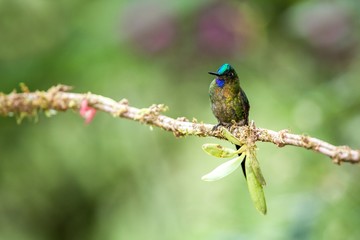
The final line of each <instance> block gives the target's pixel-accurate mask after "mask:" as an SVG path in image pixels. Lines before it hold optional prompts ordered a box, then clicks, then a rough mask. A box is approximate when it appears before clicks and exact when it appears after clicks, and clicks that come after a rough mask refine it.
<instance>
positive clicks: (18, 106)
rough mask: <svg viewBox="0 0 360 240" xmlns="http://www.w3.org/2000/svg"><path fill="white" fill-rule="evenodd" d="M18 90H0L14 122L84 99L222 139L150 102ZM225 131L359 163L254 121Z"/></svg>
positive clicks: (348, 154)
mask: <svg viewBox="0 0 360 240" xmlns="http://www.w3.org/2000/svg"><path fill="white" fill-rule="evenodd" d="M21 90H22V91H23V92H21V93H17V92H15V91H13V92H11V93H9V94H4V93H0V115H1V116H5V117H12V116H15V117H16V118H17V120H18V122H21V120H22V119H23V118H25V117H35V118H36V117H37V115H38V113H39V112H45V114H46V115H53V113H54V112H55V111H67V110H75V111H79V110H80V109H81V104H82V102H83V100H87V104H88V106H89V107H92V108H94V109H96V110H98V111H102V112H106V113H109V114H110V115H112V116H113V117H118V118H126V119H129V120H133V121H137V122H140V123H142V124H146V125H151V126H154V127H159V128H161V129H164V130H166V131H169V132H172V133H173V134H174V135H175V136H176V137H181V136H198V137H215V138H219V139H226V138H225V136H224V135H223V133H222V132H221V131H220V130H218V129H214V125H213V124H207V123H199V122H197V121H196V120H195V119H194V120H193V121H189V120H187V119H186V118H184V117H180V118H177V119H174V118H170V117H167V116H165V115H163V112H165V111H166V110H167V107H166V106H165V105H163V104H153V105H151V106H150V107H148V108H142V109H139V108H135V107H132V106H130V105H129V103H128V100H126V99H122V100H120V101H115V100H113V99H111V98H107V97H104V96H101V95H96V94H92V93H90V92H89V93H72V92H70V91H71V90H72V88H71V87H69V86H65V85H58V86H54V87H51V88H50V89H49V90H47V91H34V92H30V91H29V89H28V88H27V87H26V86H25V85H21ZM229 130H230V132H231V134H233V135H234V136H236V137H237V138H238V139H240V140H241V141H243V142H248V141H253V142H256V141H261V142H270V143H273V144H275V145H277V146H278V147H283V146H286V145H292V146H297V147H301V148H305V149H310V150H312V151H315V152H318V153H321V154H324V155H326V156H328V157H330V158H331V159H332V160H333V162H334V163H337V164H340V163H342V162H348V163H359V162H360V150H354V149H351V148H350V147H348V146H334V145H332V144H330V143H327V142H325V141H322V140H320V139H317V138H313V137H310V136H305V135H298V134H291V133H289V131H288V130H281V131H273V130H269V129H264V128H258V127H256V126H255V124H254V123H252V124H250V126H236V125H233V126H232V127H231V128H230V129H229Z"/></svg>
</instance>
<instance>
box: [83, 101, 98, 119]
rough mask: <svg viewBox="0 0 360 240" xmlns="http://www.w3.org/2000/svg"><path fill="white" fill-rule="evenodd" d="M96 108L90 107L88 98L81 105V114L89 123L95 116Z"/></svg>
mask: <svg viewBox="0 0 360 240" xmlns="http://www.w3.org/2000/svg"><path fill="white" fill-rule="evenodd" d="M95 114H96V109H95V108H93V107H89V105H88V100H87V99H84V100H83V101H82V102H81V105H80V115H81V116H82V117H83V118H84V119H85V123H86V124H89V123H90V122H91V121H92V120H93V118H94V117H95Z"/></svg>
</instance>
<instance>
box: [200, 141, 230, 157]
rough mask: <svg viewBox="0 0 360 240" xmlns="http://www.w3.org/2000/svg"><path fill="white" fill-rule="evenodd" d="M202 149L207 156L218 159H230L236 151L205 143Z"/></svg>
mask: <svg viewBox="0 0 360 240" xmlns="http://www.w3.org/2000/svg"><path fill="white" fill-rule="evenodd" d="M202 149H203V150H204V151H205V152H206V153H207V154H209V155H211V156H214V157H218V158H230V157H234V156H235V155H236V154H237V151H235V150H233V149H231V148H227V147H223V146H221V145H220V144H215V143H205V144H203V145H202Z"/></svg>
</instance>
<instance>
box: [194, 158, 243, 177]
mask: <svg viewBox="0 0 360 240" xmlns="http://www.w3.org/2000/svg"><path fill="white" fill-rule="evenodd" d="M244 157H245V154H242V155H241V156H239V157H237V158H234V159H231V160H229V161H227V162H225V163H223V164H221V165H220V166H218V167H217V168H215V169H214V170H212V171H211V172H210V173H208V174H206V175H204V176H203V177H202V178H201V179H202V180H204V181H217V180H219V179H221V178H223V177H226V176H227V175H229V174H230V173H232V172H233V171H235V170H236V169H237V168H238V167H239V166H240V164H241V162H242V160H243V159H244Z"/></svg>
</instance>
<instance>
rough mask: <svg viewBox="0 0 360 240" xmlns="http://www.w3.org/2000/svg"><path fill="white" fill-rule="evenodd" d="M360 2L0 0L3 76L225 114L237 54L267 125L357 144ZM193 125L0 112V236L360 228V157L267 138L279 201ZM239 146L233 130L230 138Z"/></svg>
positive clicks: (255, 235) (175, 112) (346, 232)
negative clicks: (212, 94) (208, 147)
mask: <svg viewBox="0 0 360 240" xmlns="http://www.w3.org/2000/svg"><path fill="white" fill-rule="evenodd" d="M359 26H360V2H359V1H358V0H344V1H340V0H339V1H336V0H333V1H296V0H274V1H259V0H255V1H205V0H202V1H192V0H183V1H172V2H170V1H160V0H158V1H121V0H117V1H115V0H102V1H100V0H92V1H85V0H76V1H75V0H71V1H70V0H58V1H49V0H28V1H21V0H5V1H4V0H3V1H0V91H2V92H6V93H8V92H10V91H12V90H13V89H14V88H18V86H19V83H20V82H24V83H26V85H28V86H29V88H30V89H31V90H36V89H41V90H46V89H48V88H49V87H51V86H53V85H55V84H58V83H63V84H67V85H71V86H74V91H75V92H88V91H90V92H93V93H97V94H102V95H104V96H108V97H111V98H114V99H116V100H120V99H122V98H127V99H128V100H129V102H130V104H131V105H132V106H135V107H139V108H142V107H147V106H150V105H151V104H153V103H164V104H166V105H168V106H169V108H170V110H169V111H168V112H167V113H166V114H167V115H169V116H171V117H175V118H176V117H180V116H185V117H187V118H189V119H192V118H193V117H195V118H197V119H198V120H199V121H204V122H207V123H216V120H215V118H214V117H213V116H212V114H211V110H210V107H209V99H208V86H209V84H210V81H211V80H212V77H211V76H210V75H208V74H207V71H214V70H216V69H217V68H218V67H219V66H220V65H221V64H222V63H224V62H229V63H230V64H232V65H233V66H234V67H235V69H236V70H237V72H238V74H239V76H240V78H241V84H242V86H243V88H244V89H245V91H246V93H247V96H248V98H249V100H250V104H251V113H250V119H253V120H254V121H255V122H256V124H257V126H259V127H264V128H269V129H273V130H280V129H284V128H288V129H290V130H291V132H294V133H304V134H309V135H311V136H316V137H318V138H321V139H324V140H327V141H329V142H331V143H333V144H336V145H345V144H346V145H349V146H351V147H353V148H360V127H359V126H360V111H359V109H360V94H359V89H360V67H359V66H360V65H359V64H360V54H359V50H358V46H359V34H360V31H359V29H360V28H359ZM208 142H219V143H222V144H225V145H228V144H227V143H225V142H221V141H217V140H216V139H210V138H207V139H203V138H196V137H186V138H181V139H177V138H175V137H174V136H173V135H172V134H171V133H168V132H165V131H162V130H159V129H154V130H153V131H151V130H150V129H149V127H148V126H144V125H140V124H139V123H136V122H132V121H128V120H121V119H115V118H113V117H111V116H109V115H107V114H104V113H98V114H97V116H96V117H95V119H94V120H93V122H92V123H91V124H90V125H87V126H86V125H84V121H83V119H82V118H80V116H79V114H78V113H74V112H71V111H69V112H67V113H61V114H58V115H57V116H55V117H53V118H51V119H49V118H46V117H44V116H41V117H40V120H39V122H38V123H33V122H32V121H24V122H23V123H22V124H21V125H17V124H16V121H15V120H14V119H13V118H0V239H11V240H12V239H16V240H17V239H19V240H22V239H24V240H25V239H26V240H28V239H37V240H38V239H211V240H213V239H226V240H233V239H359V238H360V228H359V225H360V185H359V184H358V183H359V181H360V174H359V169H358V168H359V166H357V165H350V164H343V165H342V166H340V167H339V166H336V165H334V164H332V163H331V161H330V159H328V158H327V157H325V156H322V155H320V154H316V153H312V152H310V151H307V150H304V149H299V148H294V147H285V148H281V149H280V148H277V147H276V146H275V145H272V144H268V143H267V144H266V143H258V147H259V151H258V159H259V161H260V163H261V166H262V169H263V173H264V176H265V178H266V180H267V186H266V188H265V193H266V197H267V203H268V215H267V216H265V217H264V216H261V215H260V214H259V213H258V212H257V211H256V210H255V208H254V207H253V204H252V202H251V201H250V197H249V195H248V192H247V187H246V183H245V180H244V178H243V176H242V173H241V171H240V170H238V171H237V172H236V173H235V174H232V175H230V176H229V177H227V178H225V179H223V180H221V181H218V182H212V183H209V182H203V181H201V180H200V177H201V176H202V175H204V174H205V173H208V172H209V171H210V170H212V169H213V168H214V167H216V166H217V165H219V164H220V163H221V161H219V160H217V159H215V158H212V157H210V156H208V155H206V154H205V153H204V152H203V151H202V150H201V145H202V144H203V143H208ZM228 146H230V145H228Z"/></svg>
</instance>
